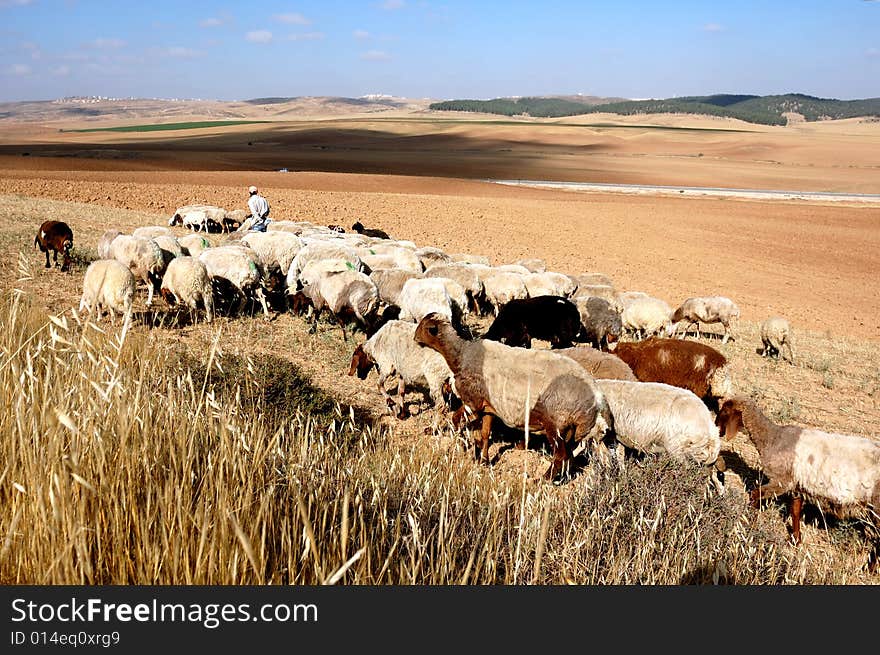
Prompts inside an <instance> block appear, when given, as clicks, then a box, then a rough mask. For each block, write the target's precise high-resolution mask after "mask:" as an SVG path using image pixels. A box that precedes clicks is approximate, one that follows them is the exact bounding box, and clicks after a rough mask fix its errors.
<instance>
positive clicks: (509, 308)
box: [483, 296, 584, 348]
mask: <svg viewBox="0 0 880 655" xmlns="http://www.w3.org/2000/svg"><path fill="white" fill-rule="evenodd" d="M483 338H484V339H490V340H492V341H500V342H501V343H504V344H506V345H508V346H514V347H519V348H530V347H531V345H532V339H542V340H544V341H549V342H550V347H551V348H571V347H572V346H573V345H574V342H575V341H583V338H584V334H583V329H582V326H581V315H580V313H579V312H578V308H577V305H575V304H574V303H573V302H571V301H570V300H569V299H568V298H563V297H562V296H535V297H534V298H517V299H514V300H511V301H510V302H508V303H507V304H506V305H504V306H503V307H502V308H501V310H500V311H499V312H498V316H497V317H496V318H495V320H494V321H493V323H492V325H491V326H489V330H488V331H487V332H486V334H485V335H483Z"/></svg>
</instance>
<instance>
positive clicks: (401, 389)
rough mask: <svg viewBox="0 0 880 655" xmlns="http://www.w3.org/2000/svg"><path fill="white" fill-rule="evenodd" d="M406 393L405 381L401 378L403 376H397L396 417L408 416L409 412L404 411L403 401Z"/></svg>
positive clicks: (403, 417)
mask: <svg viewBox="0 0 880 655" xmlns="http://www.w3.org/2000/svg"><path fill="white" fill-rule="evenodd" d="M405 394H406V382H404V380H403V376H398V380H397V418H399V419H405V418H406V417H407V416H409V412H407V411H406V404H405V403H404V402H403V397H404V395H405Z"/></svg>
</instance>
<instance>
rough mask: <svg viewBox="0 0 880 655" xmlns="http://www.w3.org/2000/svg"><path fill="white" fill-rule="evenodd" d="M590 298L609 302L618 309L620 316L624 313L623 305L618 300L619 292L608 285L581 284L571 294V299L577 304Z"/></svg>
mask: <svg viewBox="0 0 880 655" xmlns="http://www.w3.org/2000/svg"><path fill="white" fill-rule="evenodd" d="M590 298H602V299H603V300H607V301H608V302H609V303H611V304H612V305H613V306H614V307H615V308H616V309H617V313H618V314H619V313H620V312H621V311H623V305H622V304H621V303H620V301H619V300H618V296H617V290H616V289H615V288H614V287H612V286H610V285H608V284H579V285H578V286H577V288H576V289H575V290H574V293H573V294H571V299H572V300H574V301H575V302H577V301H579V300H588V299H590Z"/></svg>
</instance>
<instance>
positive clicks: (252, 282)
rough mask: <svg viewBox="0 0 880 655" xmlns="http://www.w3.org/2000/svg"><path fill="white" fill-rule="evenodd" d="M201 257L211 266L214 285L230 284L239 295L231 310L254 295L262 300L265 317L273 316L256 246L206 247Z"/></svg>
mask: <svg viewBox="0 0 880 655" xmlns="http://www.w3.org/2000/svg"><path fill="white" fill-rule="evenodd" d="M198 260H199V261H200V262H202V263H203V264H204V265H205V267H206V268H207V269H208V275H210V276H211V283H212V286H213V287H215V288H218V287H221V286H223V285H231V287H232V291H233V293H235V294H236V297H237V301H236V302H235V303H234V304H233V305H232V306H231V307H230V309H231V311H233V312H235V311H239V310H241V308H242V307H244V304H245V302H246V301H247V299H248V297H251V296H253V297H255V298H256V299H257V300H258V301H259V303H260V306H261V307H262V309H263V314H264V316H265V318H267V319H269V318H270V314H269V306H268V304H267V302H266V290H265V284H264V277H265V274H264V270H263V263H262V261H261V260H260V258H259V255H257V254H256V253H255V252H254V251H253V250H251V249H250V248H248V247H246V246H234V245H225V246H219V247H217V248H208V249H206V250H203V251H202V252H201V253H200V254H199V256H198ZM221 292H222V290H221Z"/></svg>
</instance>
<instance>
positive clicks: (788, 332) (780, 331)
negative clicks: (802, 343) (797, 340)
mask: <svg viewBox="0 0 880 655" xmlns="http://www.w3.org/2000/svg"><path fill="white" fill-rule="evenodd" d="M793 340H794V333H793V332H792V329H791V324H790V323H789V322H788V320H786V319H784V318H782V317H781V316H771V317H770V318H768V319H767V320H765V321H764V322H763V323H761V343H762V344H763V349H762V350H761V355H762V356H764V357H779V356H780V355H782V359H783V360H788V362H789V363H791V364H794V352H793V351H792V346H791V343H792V341H793Z"/></svg>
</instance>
